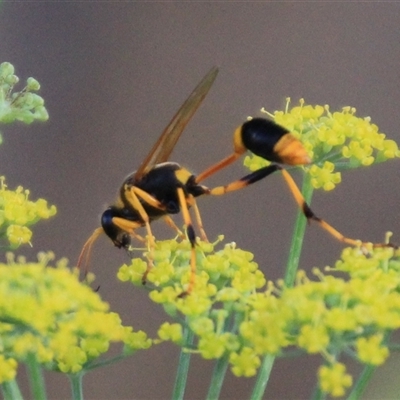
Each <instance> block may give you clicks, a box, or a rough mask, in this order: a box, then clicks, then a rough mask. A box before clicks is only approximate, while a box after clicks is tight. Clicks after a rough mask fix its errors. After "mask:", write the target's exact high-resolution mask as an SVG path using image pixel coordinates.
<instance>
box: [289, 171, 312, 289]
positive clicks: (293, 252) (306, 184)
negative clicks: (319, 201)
mask: <svg viewBox="0 0 400 400" xmlns="http://www.w3.org/2000/svg"><path fill="white" fill-rule="evenodd" d="M313 191H314V188H313V186H312V185H311V177H310V175H309V174H306V173H304V175H303V185H302V188H301V193H302V194H303V196H304V199H305V201H306V203H307V204H308V205H310V203H311V198H312V195H313ZM306 225H307V218H305V217H304V214H303V211H302V210H298V212H297V217H296V222H295V226H294V231H293V236H292V243H291V245H290V250H289V258H288V262H287V266H286V273H285V278H284V281H285V286H286V287H291V286H293V284H294V281H295V279H296V273H297V269H298V267H299V261H300V256H301V251H302V249H303V240H304V234H305V231H306Z"/></svg>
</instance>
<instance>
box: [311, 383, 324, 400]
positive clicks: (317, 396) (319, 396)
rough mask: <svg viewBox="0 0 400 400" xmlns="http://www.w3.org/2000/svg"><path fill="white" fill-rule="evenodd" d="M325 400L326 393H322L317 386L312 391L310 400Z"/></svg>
mask: <svg viewBox="0 0 400 400" xmlns="http://www.w3.org/2000/svg"><path fill="white" fill-rule="evenodd" d="M325 399H326V393H324V392H323V391H322V390H321V388H320V387H319V385H318V384H317V386H316V388H315V389H314V393H313V396H312V400H325Z"/></svg>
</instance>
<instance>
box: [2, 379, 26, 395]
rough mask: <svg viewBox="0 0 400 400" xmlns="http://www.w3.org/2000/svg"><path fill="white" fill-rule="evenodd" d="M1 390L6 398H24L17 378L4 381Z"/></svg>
mask: <svg viewBox="0 0 400 400" xmlns="http://www.w3.org/2000/svg"><path fill="white" fill-rule="evenodd" d="M1 392H2V394H3V398H4V400H23V397H22V394H21V391H20V390H19V386H18V383H17V381H16V380H15V379H13V380H12V381H7V382H3V383H2V384H1Z"/></svg>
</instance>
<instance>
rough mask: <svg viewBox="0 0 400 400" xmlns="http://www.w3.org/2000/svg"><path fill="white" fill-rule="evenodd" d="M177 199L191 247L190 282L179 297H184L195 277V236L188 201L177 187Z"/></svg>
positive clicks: (189, 290)
mask: <svg viewBox="0 0 400 400" xmlns="http://www.w3.org/2000/svg"><path fill="white" fill-rule="evenodd" d="M177 193H178V199H179V203H180V206H181V210H182V215H183V221H184V223H185V225H186V233H187V236H188V239H189V242H190V246H191V254H190V280H189V286H188V288H187V289H186V290H185V291H184V292H182V293H181V294H180V295H179V297H185V296H186V295H188V294H190V292H191V291H192V289H193V286H194V282H195V276H196V234H195V232H194V229H193V224H192V220H191V218H190V214H189V208H188V200H187V199H186V197H185V193H184V192H183V189H182V188H180V187H178V188H177Z"/></svg>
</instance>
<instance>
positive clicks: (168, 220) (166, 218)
mask: <svg viewBox="0 0 400 400" xmlns="http://www.w3.org/2000/svg"><path fill="white" fill-rule="evenodd" d="M163 218H164V221H165V223H166V224H167V225H168V226H169V227H170V228H172V229H173V230H174V231H176V233H177V235H178V236H180V237H181V238H182V239H185V238H186V236H185V234H184V233H183V232H182V231H181V230H180V229H179V228H178V227H177V226H176V224H175V222H174V221H173V220H172V218H171V217H170V216H169V215H165V216H164V217H163Z"/></svg>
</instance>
